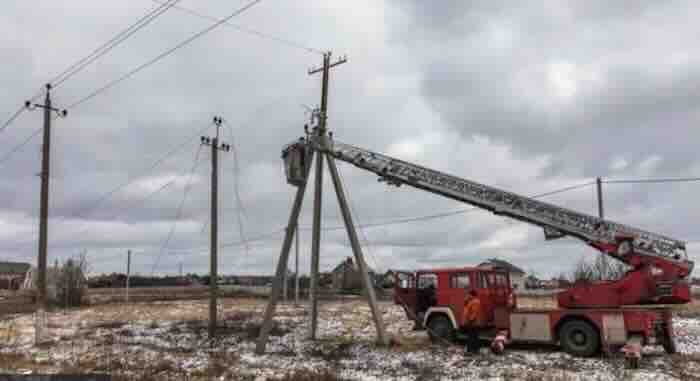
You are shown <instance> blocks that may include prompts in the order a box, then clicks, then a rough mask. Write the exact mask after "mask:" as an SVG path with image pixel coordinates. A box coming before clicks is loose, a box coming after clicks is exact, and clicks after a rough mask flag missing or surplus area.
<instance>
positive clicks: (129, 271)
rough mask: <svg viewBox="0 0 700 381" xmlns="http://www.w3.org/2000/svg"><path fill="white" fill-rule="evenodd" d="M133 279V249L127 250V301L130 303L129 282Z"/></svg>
mask: <svg viewBox="0 0 700 381" xmlns="http://www.w3.org/2000/svg"><path fill="white" fill-rule="evenodd" d="M130 281H131V250H128V251H127V252H126V298H125V299H126V303H127V304H129V282H130Z"/></svg>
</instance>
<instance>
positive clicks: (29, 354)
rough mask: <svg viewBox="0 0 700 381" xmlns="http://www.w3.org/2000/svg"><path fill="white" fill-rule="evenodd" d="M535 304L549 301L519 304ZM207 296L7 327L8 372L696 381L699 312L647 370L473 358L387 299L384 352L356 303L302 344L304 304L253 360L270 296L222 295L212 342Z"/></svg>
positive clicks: (554, 356)
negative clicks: (417, 327)
mask: <svg viewBox="0 0 700 381" xmlns="http://www.w3.org/2000/svg"><path fill="white" fill-rule="evenodd" d="M519 302H520V303H522V304H527V305H528V306H530V308H542V307H546V306H547V303H551V299H550V301H547V300H546V299H545V298H542V297H535V298H532V297H527V298H521V299H520V301H519ZM207 307H208V305H207V302H206V301H204V300H186V301H163V302H148V303H132V304H128V305H125V304H104V305H95V306H91V307H86V308H80V309H72V310H66V311H57V312H54V313H51V314H50V315H49V319H48V323H47V325H48V329H47V336H48V337H47V338H48V339H49V340H48V342H47V344H46V345H43V346H41V347H36V346H34V345H33V336H34V330H33V322H34V316H33V314H17V315H12V316H8V317H6V318H5V319H4V320H3V321H2V322H0V340H3V341H2V346H1V347H0V373H33V372H44V373H45V372H48V373H55V372H64V373H65V372H69V373H82V372H104V373H110V374H112V375H113V377H114V379H116V380H165V379H168V380H211V379H220V380H231V379H232V380H259V381H264V380H288V381H294V380H296V381H300V380H321V381H328V380H331V381H332V380H341V379H342V380H472V379H483V380H528V381H529V380H533V381H534V380H551V381H557V380H561V381H566V380H589V379H591V380H602V381H612V380H620V379H629V380H653V381H659V380H693V379H695V380H698V379H700V378H698V375H700V318H699V317H698V314H697V313H698V311H699V310H700V304H698V303H697V302H696V303H693V304H692V305H689V306H684V307H683V308H681V309H680V310H679V316H678V318H676V319H675V324H676V330H677V333H678V335H679V337H678V346H679V350H680V351H681V354H678V355H674V356H668V355H666V354H664V353H663V351H662V350H661V349H660V348H655V347H654V348H649V349H648V350H646V351H645V357H644V361H643V364H642V367H641V369H639V370H634V371H630V370H626V369H624V365H623V361H622V359H621V358H620V357H619V356H613V357H595V358H589V359H580V358H572V357H571V356H569V355H566V354H564V353H561V352H560V351H558V350H557V349H556V348H552V347H540V346H530V347H517V348H509V349H508V350H507V353H506V354H505V355H504V356H495V355H492V354H489V353H488V351H485V352H484V353H482V354H481V355H480V356H477V357H473V358H465V357H464V356H463V355H462V348H461V347H460V346H459V345H452V346H444V345H437V346H436V345H433V344H431V343H430V340H429V339H428V337H427V335H426V334H425V332H416V331H412V330H411V327H412V323H411V322H410V321H408V320H406V318H405V316H404V314H403V311H402V310H401V309H400V308H399V307H398V306H395V305H393V304H391V303H387V302H383V303H382V304H381V308H382V311H383V320H384V321H385V323H386V326H387V331H388V332H389V333H390V335H391V336H392V338H393V345H392V346H390V347H388V348H387V347H380V346H377V345H376V344H375V342H374V337H375V332H374V328H373V326H372V323H371V319H370V314H369V308H368V307H367V305H366V303H364V302H363V301H362V300H359V299H347V300H342V301H324V302H323V303H322V304H321V307H320V321H319V332H318V336H319V340H318V341H316V342H312V341H309V340H307V339H306V334H307V332H308V325H307V324H308V320H307V319H308V311H307V309H306V307H305V306H303V305H300V306H294V305H293V304H291V303H289V304H283V305H281V306H280V308H279V310H278V311H279V313H278V314H277V317H276V320H275V326H274V329H273V331H272V336H271V338H270V343H269V345H268V348H267V352H266V354H265V355H263V356H258V355H255V354H254V353H253V348H254V341H255V338H256V337H257V334H258V332H259V327H260V322H261V315H262V312H263V310H264V308H265V300H264V299H262V298H225V299H223V300H222V301H221V305H220V310H219V316H220V319H221V320H220V324H219V332H220V336H219V338H217V340H215V341H213V342H212V341H210V340H209V339H208V337H207V333H206V332H207V321H206V318H207V312H208V308H207Z"/></svg>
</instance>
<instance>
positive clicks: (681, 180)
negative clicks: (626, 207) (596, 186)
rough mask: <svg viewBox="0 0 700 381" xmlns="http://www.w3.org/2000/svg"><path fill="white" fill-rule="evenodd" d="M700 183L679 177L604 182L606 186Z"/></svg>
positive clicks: (694, 178) (690, 178)
mask: <svg viewBox="0 0 700 381" xmlns="http://www.w3.org/2000/svg"><path fill="white" fill-rule="evenodd" d="M696 181H700V177H679V178H659V179H622V180H615V179H613V180H602V182H603V183H604V184H645V183H646V184H649V183H687V182H696Z"/></svg>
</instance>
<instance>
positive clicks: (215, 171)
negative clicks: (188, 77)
mask: <svg viewBox="0 0 700 381" xmlns="http://www.w3.org/2000/svg"><path fill="white" fill-rule="evenodd" d="M222 122H223V119H222V118H221V117H218V116H215V117H214V125H215V126H216V136H215V137H214V138H209V137H206V136H202V144H204V145H208V146H211V223H210V224H211V239H210V242H209V245H210V249H209V250H210V251H209V253H210V260H209V338H210V339H213V338H214V337H215V336H216V304H217V303H216V301H217V287H218V284H217V281H218V278H219V276H218V263H217V261H218V248H219V243H218V242H219V241H218V233H219V231H218V229H219V217H218V212H219V161H218V158H219V151H226V152H228V151H230V150H231V146H230V145H228V144H225V143H219V129H220V127H221V123H222ZM212 344H213V342H212Z"/></svg>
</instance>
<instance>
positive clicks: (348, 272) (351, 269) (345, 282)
mask: <svg viewBox="0 0 700 381" xmlns="http://www.w3.org/2000/svg"><path fill="white" fill-rule="evenodd" d="M368 271H369V276H370V279H373V280H374V279H375V272H374V271H373V270H372V269H368ZM331 286H332V287H333V288H335V289H339V290H351V289H358V288H362V278H361V274H360V271H359V269H358V267H357V265H356V264H355V262H354V261H353V260H352V258H351V257H347V258H346V259H345V260H344V261H342V262H340V263H339V264H338V265H337V266H335V268H333V271H331Z"/></svg>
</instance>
